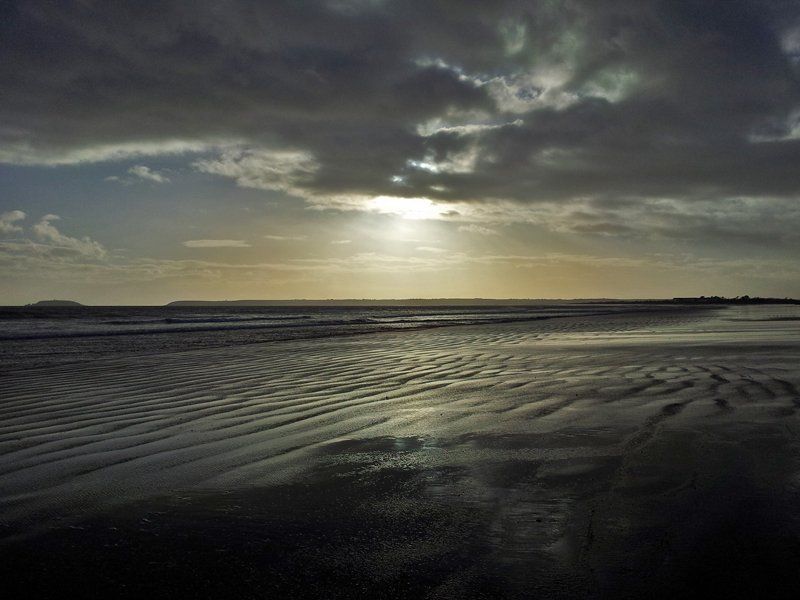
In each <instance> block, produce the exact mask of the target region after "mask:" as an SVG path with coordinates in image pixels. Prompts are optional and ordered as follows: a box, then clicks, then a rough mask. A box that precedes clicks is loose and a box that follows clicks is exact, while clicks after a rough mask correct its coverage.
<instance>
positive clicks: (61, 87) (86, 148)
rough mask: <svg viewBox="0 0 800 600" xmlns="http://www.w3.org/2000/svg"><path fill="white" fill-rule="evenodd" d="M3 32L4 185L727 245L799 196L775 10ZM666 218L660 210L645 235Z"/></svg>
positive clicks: (424, 7)
mask: <svg viewBox="0 0 800 600" xmlns="http://www.w3.org/2000/svg"><path fill="white" fill-rule="evenodd" d="M3 16H4V19H5V21H4V22H5V23H6V28H5V30H4V35H3V36H2V38H0V52H2V55H3V57H4V59H5V60H4V61H3V65H2V67H0V85H2V88H3V90H4V94H3V96H2V99H0V115H2V122H3V126H2V127H1V128H0V161H2V162H6V163H12V164H45V165H64V164H84V163H94V162H100V161H109V160H123V159H124V160H137V161H139V160H140V159H144V158H145V157H151V156H159V155H173V156H185V157H186V160H187V162H189V163H191V164H193V165H194V168H195V169H197V170H198V171H200V172H203V173H206V174H209V175H213V176H218V177H224V178H227V179H230V180H231V181H232V182H234V183H235V184H237V185H239V186H243V187H248V188H254V189H261V190H265V191H266V192H282V193H288V194H291V195H294V196H297V197H299V198H301V199H302V200H303V201H305V202H306V203H307V204H308V205H311V206H313V207H315V208H325V209H328V210H331V209H333V210H342V209H346V210H366V211H372V212H376V211H377V212H386V213H388V214H399V215H402V214H403V213H398V212H393V210H389V209H387V208H385V207H384V208H382V207H381V206H376V205H375V202H376V200H377V199H381V198H390V199H392V200H390V201H388V202H387V201H385V200H383V201H378V204H379V205H380V204H381V202H383V203H384V204H387V205H388V204H393V205H398V203H399V201H398V200H396V199H398V198H404V199H408V200H409V201H411V202H412V203H413V201H415V199H416V200H419V199H426V200H427V201H429V202H431V203H432V205H433V208H432V209H431V210H428V211H427V212H425V213H424V214H425V215H428V216H423V217H422V218H449V217H446V216H445V215H451V216H454V217H457V216H456V215H454V214H453V213H451V212H450V211H451V209H452V206H453V205H471V206H474V207H475V208H473V209H461V208H459V209H452V210H457V212H458V213H459V214H461V215H464V214H466V212H470V211H471V212H472V213H473V214H474V215H480V216H482V217H484V219H483V220H482V221H480V225H481V226H484V227H488V226H489V224H490V223H491V222H500V221H503V220H504V219H505V220H506V221H508V220H510V219H512V218H513V217H514V216H515V215H520V214H527V215H528V216H529V217H530V220H531V221H536V220H537V219H538V220H539V221H543V220H547V219H549V220H550V222H551V225H552V227H553V228H554V229H556V230H559V231H571V232H573V233H577V234H580V235H589V236H591V235H605V236H630V235H638V234H642V235H644V234H643V233H642V232H644V231H645V230H646V229H647V228H649V227H656V229H655V231H656V232H658V235H662V234H663V235H674V236H680V235H688V234H689V233H691V232H694V233H695V234H696V235H698V236H701V237H702V235H703V234H704V232H713V231H714V229H715V228H716V231H717V232H719V233H722V232H724V231H726V230H730V231H732V232H734V233H736V232H740V233H742V234H746V233H747V232H746V230H745V228H744V227H742V226H740V225H741V224H736V225H735V226H734V227H731V228H729V225H731V222H730V219H728V218H727V217H726V216H725V213H726V210H727V207H734V210H738V209H736V208H735V207H736V206H737V203H738V202H739V201H738V200H737V199H739V198H753V199H762V200H758V201H759V202H763V203H764V208H758V207H755V206H751V207H750V208H749V209H748V210H750V212H751V214H754V215H755V214H762V213H764V212H767V213H769V214H770V219H771V222H773V221H774V222H777V221H781V219H780V214H777V213H776V214H773V213H771V212H770V211H772V210H773V209H775V207H776V206H777V205H776V203H775V202H774V201H773V200H774V199H781V200H784V201H786V202H796V200H797V198H798V197H799V196H800V170H798V169H797V168H796V165H797V164H799V163H800V136H798V133H797V132H798V131H800V127H798V123H797V115H798V109H800V72H799V70H800V65H799V64H798V56H800V51H799V50H798V48H800V42H798V39H800V34H798V31H800V5H798V4H797V3H792V2H785V1H782V0H708V1H706V2H663V1H661V0H618V1H615V2H613V3H601V2H596V1H594V0H571V1H570V2H518V1H516V0H507V1H498V2H482V3H451V2H430V1H427V0H407V1H405V2H371V1H360V2H355V1H350V2H345V1H337V2H318V3H297V2H293V1H290V0H275V1H273V2H268V3H252V2H246V1H244V0H240V1H233V2H228V3H225V5H224V8H221V7H220V4H219V3H218V2H212V1H211V0H199V1H197V2H193V3H192V4H191V7H189V6H188V5H187V4H186V3H184V2H178V1H177V0H165V1H164V2H162V3H160V4H159V11H157V13H155V12H153V11H151V10H147V8H146V7H144V6H140V5H139V4H137V3H96V2H85V3H41V2H38V3H37V2H29V3H25V2H20V3H17V5H16V6H15V8H14V9H13V10H9V11H7V12H6V13H4V15H3ZM121 24H124V26H122V25H121ZM98 48H102V50H103V51H102V52H98ZM45 54H46V56H48V57H49V59H48V60H46V61H45V60H43V59H42V56H44V55H45ZM56 106H57V107H58V110H54V108H53V107H56ZM137 168H138V167H137ZM142 173H149V174H150V175H152V176H150V177H148V176H147V175H143V174H142ZM142 173H132V174H135V175H137V176H139V177H140V178H142V177H143V178H146V179H149V180H151V181H156V179H155V178H154V177H163V175H159V174H157V173H155V172H154V171H149V170H148V171H143V172H142ZM398 183H402V185H398ZM664 198H668V199H670V200H673V201H675V202H676V203H682V207H681V208H680V209H676V210H673V211H672V212H671V213H670V214H662V212H661V209H662V205H661V203H662V199H664ZM620 199H623V200H626V201H628V203H627V204H626V205H625V206H621V205H620V204H619V202H620ZM587 202H590V203H591V205H592V206H591V211H588V212H587V211H583V208H584V206H585V204H586V203H587ZM693 203H699V204H701V205H702V207H701V209H700V210H696V211H695V210H694V209H692V208H691V205H692V204H693ZM440 205H443V206H445V207H448V208H445V209H444V210H443V211H441V212H436V211H437V210H438V209H436V207H438V206H440ZM676 206H677V204H676ZM398 210H399V209H398ZM402 210H406V209H402ZM426 210H427V209H426ZM411 213H414V211H413V210H411V211H410V212H408V213H406V214H411ZM503 213H504V214H503ZM537 213H542V214H544V217H540V216H537ZM580 213H585V215H589V214H591V215H592V216H585V215H583V214H580ZM414 214H417V215H419V214H422V213H419V212H417V213H414ZM569 214H575V215H576V220H575V222H574V223H573V224H572V225H570V224H569V223H568V222H567V221H563V222H562V217H564V218H567V217H566V215H569ZM693 214H696V215H697V216H698V219H699V221H698V223H701V224H702V226H701V227H697V226H695V225H693V224H692V223H691V222H689V221H688V220H687V218H684V217H685V216H687V215H693ZM431 215H434V216H431ZM435 215H439V216H435ZM784 217H785V218H784V219H783V222H786V221H788V220H790V219H792V226H793V227H795V228H797V227H800V221H798V220H796V213H795V212H791V213H790V214H788V215H785V216H784ZM637 218H641V219H643V220H640V221H636V219H637ZM726 219H727V220H726ZM476 222H477V221H476ZM779 226H780V227H782V228H783V227H784V226H783V225H782V224H779ZM757 228H758V227H757ZM781 231H783V229H781ZM637 232H639V233H637ZM670 232H671V233H670ZM475 233H477V232H475Z"/></svg>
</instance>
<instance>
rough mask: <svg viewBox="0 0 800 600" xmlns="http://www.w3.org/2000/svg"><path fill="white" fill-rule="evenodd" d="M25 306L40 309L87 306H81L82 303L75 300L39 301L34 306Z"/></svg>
mask: <svg viewBox="0 0 800 600" xmlns="http://www.w3.org/2000/svg"><path fill="white" fill-rule="evenodd" d="M25 306H28V307H39V306H41V307H42V308H52V307H59V306H63V307H70V306H72V307H74V306H85V304H81V303H80V302H75V301H74V300H39V301H38V302H34V303H33V304H26V305H25Z"/></svg>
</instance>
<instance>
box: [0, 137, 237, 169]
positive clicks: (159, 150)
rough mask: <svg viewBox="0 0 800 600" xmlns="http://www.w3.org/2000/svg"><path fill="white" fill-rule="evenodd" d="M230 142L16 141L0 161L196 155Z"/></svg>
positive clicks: (55, 162)
mask: <svg viewBox="0 0 800 600" xmlns="http://www.w3.org/2000/svg"><path fill="white" fill-rule="evenodd" d="M231 143H232V142H230V141H219V142H217V143H215V144H210V143H205V142H197V141H188V140H163V141H152V142H125V143H120V144H99V145H95V146H88V147H84V148H69V149H64V150H59V149H48V150H42V149H40V148H34V147H32V146H31V145H30V144H28V143H26V142H17V143H10V144H5V145H4V146H3V147H2V148H0V163H11V164H17V165H49V166H57V165H77V164H86V163H97V162H110V161H120V160H128V159H132V158H138V157H142V156H164V155H175V154H195V153H200V152H208V151H210V150H211V149H212V148H214V147H222V146H228V145H230V144H231Z"/></svg>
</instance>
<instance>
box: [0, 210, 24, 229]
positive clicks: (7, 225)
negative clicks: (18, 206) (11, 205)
mask: <svg viewBox="0 0 800 600" xmlns="http://www.w3.org/2000/svg"><path fill="white" fill-rule="evenodd" d="M24 218H25V213H24V212H22V211H21V210H10V211H8V212H4V213H2V214H0V233H14V232H17V231H22V227H20V226H19V225H14V223H16V222H17V221H22V220H23V219H24Z"/></svg>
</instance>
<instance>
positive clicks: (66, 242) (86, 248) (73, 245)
mask: <svg viewBox="0 0 800 600" xmlns="http://www.w3.org/2000/svg"><path fill="white" fill-rule="evenodd" d="M60 218H61V217H59V216H58V215H45V216H43V217H42V218H41V220H40V221H39V222H38V223H36V224H35V225H34V226H33V227H32V229H33V233H34V235H36V237H37V238H39V239H40V240H45V241H47V242H50V244H51V245H52V246H54V247H55V248H56V249H59V250H62V251H66V252H68V253H74V254H79V255H81V256H85V257H88V258H98V259H102V258H105V257H106V255H107V254H108V253H107V252H106V249H105V248H104V247H103V246H102V245H101V244H100V243H99V242H96V241H94V240H92V239H91V238H89V237H83V238H74V237H70V236H68V235H64V234H63V233H61V232H60V231H59V230H58V229H57V228H56V227H55V225H53V223H52V222H53V221H58V220H59V219H60Z"/></svg>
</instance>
